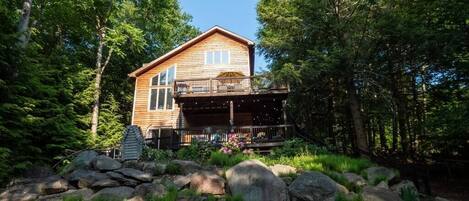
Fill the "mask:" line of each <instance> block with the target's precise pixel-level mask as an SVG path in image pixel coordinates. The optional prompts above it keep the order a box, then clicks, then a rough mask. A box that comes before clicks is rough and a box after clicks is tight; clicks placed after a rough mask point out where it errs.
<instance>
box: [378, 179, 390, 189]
mask: <svg viewBox="0 0 469 201" xmlns="http://www.w3.org/2000/svg"><path fill="white" fill-rule="evenodd" d="M376 187H377V188H384V189H389V186H388V182H385V181H381V182H379V184H377V185H376Z"/></svg>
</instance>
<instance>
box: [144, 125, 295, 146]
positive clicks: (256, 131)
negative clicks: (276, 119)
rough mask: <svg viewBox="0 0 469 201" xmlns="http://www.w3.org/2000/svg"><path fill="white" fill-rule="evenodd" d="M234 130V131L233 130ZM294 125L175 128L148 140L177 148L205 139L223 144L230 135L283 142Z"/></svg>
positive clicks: (248, 141)
mask: <svg viewBox="0 0 469 201" xmlns="http://www.w3.org/2000/svg"><path fill="white" fill-rule="evenodd" d="M231 130H233V132H231ZM292 133H293V125H290V124H285V125H265V126H236V127H232V128H230V127H219V126H213V127H205V128H181V129H173V135H172V136H171V137H165V138H152V139H147V140H146V141H147V142H151V143H152V144H155V145H159V148H164V149H167V148H171V149H176V148H178V147H180V146H188V145H190V144H191V143H192V142H193V141H196V140H197V141H205V142H210V143H212V144H216V145H221V144H222V143H223V142H226V141H228V137H229V135H236V136H237V137H238V138H239V139H240V141H242V142H243V143H245V144H247V145H249V144H256V143H270V142H282V141H284V140H285V139H287V138H289V137H292Z"/></svg>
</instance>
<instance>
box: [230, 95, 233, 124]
mask: <svg viewBox="0 0 469 201" xmlns="http://www.w3.org/2000/svg"><path fill="white" fill-rule="evenodd" d="M230 125H231V126H233V125H234V109H233V101H230Z"/></svg>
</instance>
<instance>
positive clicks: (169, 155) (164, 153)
mask: <svg viewBox="0 0 469 201" xmlns="http://www.w3.org/2000/svg"><path fill="white" fill-rule="evenodd" d="M174 157H175V154H174V152H173V151H172V150H164V149H153V148H150V147H144V148H143V152H142V159H143V160H147V161H169V160H171V159H174Z"/></svg>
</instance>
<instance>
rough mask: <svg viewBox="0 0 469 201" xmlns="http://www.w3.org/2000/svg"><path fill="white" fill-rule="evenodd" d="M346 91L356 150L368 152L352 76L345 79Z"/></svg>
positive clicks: (358, 100)
mask: <svg viewBox="0 0 469 201" xmlns="http://www.w3.org/2000/svg"><path fill="white" fill-rule="evenodd" d="M346 84H347V92H348V98H349V109H350V114H351V115H352V123H353V129H354V133H355V139H356V143H357V148H358V151H359V152H360V153H361V154H363V153H365V154H366V153H368V140H367V136H366V132H365V128H364V125H363V118H362V114H361V110H360V99H359V97H358V95H357V93H356V88H355V84H354V82H353V78H351V77H350V78H349V79H348V81H347V83H346Z"/></svg>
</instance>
